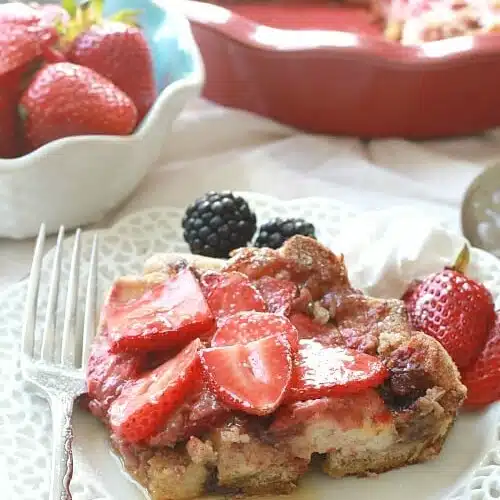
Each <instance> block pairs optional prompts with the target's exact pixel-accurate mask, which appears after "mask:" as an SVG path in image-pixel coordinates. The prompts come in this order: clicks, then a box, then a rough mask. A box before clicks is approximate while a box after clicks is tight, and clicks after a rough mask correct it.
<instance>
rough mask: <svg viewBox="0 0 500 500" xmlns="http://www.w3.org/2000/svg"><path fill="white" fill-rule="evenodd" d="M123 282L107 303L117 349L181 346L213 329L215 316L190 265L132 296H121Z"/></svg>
mask: <svg viewBox="0 0 500 500" xmlns="http://www.w3.org/2000/svg"><path fill="white" fill-rule="evenodd" d="M120 286H121V285H120V283H118V284H117V285H116V286H115V288H114V289H113V291H112V292H111V295H110V299H109V302H108V304H107V306H106V315H107V316H106V319H107V322H108V328H109V335H110V338H111V339H112V341H113V345H112V348H113V351H114V352H123V351H135V350H143V351H152V350H161V349H170V348H174V347H182V346H183V345H186V344H188V343H189V342H190V341H191V340H193V339H194V338H196V337H201V336H204V335H206V334H208V333H211V332H212V331H213V326H214V319H213V316H212V314H211V312H210V309H209V308H208V305H207V302H206V300H205V298H204V297H203V294H202V292H201V290H200V287H199V285H198V282H197V280H196V278H195V277H194V275H193V273H192V272H191V271H190V270H189V269H183V270H181V271H180V272H179V273H178V274H177V275H175V276H172V277H169V278H168V279H167V280H166V281H165V282H164V283H161V284H158V285H155V286H153V287H150V288H146V289H145V290H143V291H142V294H141V295H140V296H139V297H137V298H134V299H130V300H125V301H124V300H123V299H122V298H121V296H122V292H123V291H122V290H120ZM125 286H126V285H125Z"/></svg>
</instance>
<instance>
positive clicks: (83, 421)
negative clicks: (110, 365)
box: [0, 193, 500, 500]
mask: <svg viewBox="0 0 500 500" xmlns="http://www.w3.org/2000/svg"><path fill="white" fill-rule="evenodd" d="M243 195H244V196H245V197H246V198H247V200H249V202H250V204H251V205H252V207H253V208H254V209H255V210H256V212H257V216H258V218H259V220H260V221H264V220H265V219H267V218H270V217H272V216H277V215H284V214H288V215H290V216H302V217H305V218H307V219H309V220H310V221H311V222H313V223H314V224H315V225H316V228H317V229H318V238H319V239H320V241H322V242H323V243H325V244H327V245H329V246H330V247H331V248H332V249H333V250H336V251H338V250H339V249H340V250H342V251H343V252H344V253H345V255H346V260H347V264H348V267H350V268H351V269H352V273H351V274H352V278H353V281H354V283H355V285H357V286H360V285H363V283H362V282H361V281H363V280H366V283H367V285H366V288H368V289H369V290H370V292H377V291H379V292H380V293H381V294H382V295H390V290H389V289H387V283H391V284H393V287H394V288H393V289H394V290H398V289H399V288H400V286H401V283H403V281H405V280H406V279H408V275H415V274H419V273H422V272H424V271H425V272H428V270H429V269H439V268H440V267H441V266H442V265H443V262H445V261H446V260H451V259H452V258H453V256H454V254H455V252H456V250H457V248H459V246H460V245H461V244H462V243H463V240H462V239H461V238H460V237H458V236H454V235H452V234H449V233H448V232H446V230H445V229H436V228H438V223H437V222H430V221H429V219H426V218H424V217H423V216H422V215H420V214H418V213H415V212H413V211H412V210H401V209H393V210H390V211H381V212H376V213H370V214H364V215H361V216H356V217H354V219H352V218H351V216H353V215H355V214H354V211H353V210H352V209H350V208H349V207H346V206H342V205H339V204H338V203H336V202H333V201H329V200H325V199H319V198H316V199H314V198H309V199H302V200H294V201H291V202H282V201H280V200H276V199H273V198H269V197H266V196H262V195H256V194H249V193H243ZM182 212H183V211H182V210H179V209H174V208H158V209H152V210H148V211H145V212H142V213H138V214H135V215H132V216H130V217H128V218H126V219H124V220H122V221H121V222H120V223H119V224H117V225H116V226H115V227H114V228H112V229H109V230H105V231H103V232H102V234H101V237H100V242H101V246H100V249H101V252H100V255H101V258H100V264H99V271H100V282H101V285H102V287H101V288H102V290H104V289H105V288H106V287H107V286H109V284H110V282H111V281H112V279H113V278H114V277H116V276H119V275H121V274H124V273H130V272H136V271H139V270H140V269H141V266H142V264H143V262H144V260H145V258H146V257H147V256H149V255H151V254H152V253H154V252H159V251H163V252H165V251H167V252H168V251H174V252H175V251H177V252H179V251H180V252H182V251H186V250H187V248H186V246H185V244H184V243H183V241H182V231H181V227H180V221H181V217H182ZM346 221H348V222H346ZM363 228H364V229H363ZM404 228H407V229H406V231H405V230H404ZM409 235H412V236H413V238H414V242H415V243H414V244H408V242H409V240H411V238H410V239H409V238H408V236H409ZM90 237H91V235H85V238H84V245H83V254H84V255H85V256H88V253H89V249H90V248H89V247H90V240H91V238H90ZM367 241H368V242H371V243H367ZM410 243H411V241H410ZM67 247H68V248H69V247H70V245H67ZM51 258H52V257H51V253H49V254H48V255H47V257H46V259H45V271H44V275H43V279H45V280H46V279H47V278H48V274H47V271H46V270H47V269H48V268H49V266H50V262H51ZM67 265H68V262H67V259H66V261H65V264H64V272H63V274H67ZM374 270H376V272H374ZM470 271H471V274H472V275H474V276H475V277H477V278H480V279H481V280H482V281H483V282H484V283H485V284H486V285H487V286H488V287H489V288H490V290H491V291H492V292H493V294H494V295H495V298H496V299H498V296H499V294H500V262H499V261H497V260H496V259H495V258H494V257H492V256H491V255H489V254H486V253H484V252H482V251H480V250H475V249H474V250H473V252H472V265H471V269H470ZM83 278H85V272H84V276H83ZM82 281H83V280H82ZM25 288H26V284H25V283H19V284H17V285H15V286H13V287H11V288H9V289H8V290H6V291H5V292H4V293H2V294H1V295H0V317H1V318H2V327H1V330H0V456H4V457H6V460H7V471H8V474H9V478H10V483H11V487H12V489H13V493H12V495H10V496H8V497H5V496H4V495H5V491H6V490H5V489H2V494H0V498H2V500H11V499H12V500H45V499H46V498H47V497H48V495H47V491H48V466H49V450H50V413H49V411H48V408H47V405H46V403H45V402H44V401H43V400H42V399H40V398H38V397H37V396H35V395H34V394H32V393H31V392H28V391H26V390H25V389H24V388H23V385H22V382H21V380H20V373H19V365H18V354H17V353H18V341H19V336H20V331H21V321H22V312H23V300H24V295H25ZM395 293H396V292H395ZM44 300H45V296H43V294H42V306H43V302H44ZM42 309H43V307H42ZM499 418H500V414H499V406H498V405H493V406H491V407H490V408H489V409H487V410H485V411H483V412H480V413H476V414H463V415H460V416H459V418H458V421H457V424H456V425H455V427H454V429H453V431H452V433H451V435H450V436H449V439H448V440H447V443H446V446H445V447H444V450H443V452H442V453H441V455H440V457H439V458H438V459H436V460H434V461H432V462H429V463H426V464H422V465H415V466H411V467H406V468H403V469H400V470H397V471H392V472H389V473H386V474H382V475H380V476H378V477H376V478H369V479H356V478H352V479H341V480H332V479H329V478H327V477H326V476H321V475H315V474H311V475H309V476H307V477H305V478H304V479H303V481H302V482H301V486H300V487H299V489H298V490H297V492H296V493H295V494H293V495H292V496H291V497H289V498H290V499H292V500H330V499H332V498H338V499H342V500H349V499H356V500H372V499H384V500H403V499H404V500H430V499H433V500H434V499H435V500H438V499H439V500H441V499H444V498H452V499H461V500H462V499H464V500H467V499H471V500H483V499H484V500H489V499H497V498H500V427H499V425H498V424H499ZM74 429H75V443H74V451H75V474H74V479H73V482H72V492H73V499H74V500H99V499H106V500H113V499H116V500H144V496H143V493H142V492H141V490H140V489H139V488H138V487H137V486H136V485H135V484H134V483H132V482H131V481H130V480H129V479H128V477H127V476H126V475H125V474H123V472H122V471H121V466H120V464H119V462H118V461H117V460H116V459H115V457H114V456H113V455H112V454H111V453H110V450H109V446H108V443H107V433H106V431H105V429H104V428H103V427H102V426H101V425H100V424H99V423H98V422H97V421H96V420H95V419H93V418H92V417H91V416H90V415H88V414H85V413H83V412H82V411H80V410H77V411H76V413H75V417H74Z"/></svg>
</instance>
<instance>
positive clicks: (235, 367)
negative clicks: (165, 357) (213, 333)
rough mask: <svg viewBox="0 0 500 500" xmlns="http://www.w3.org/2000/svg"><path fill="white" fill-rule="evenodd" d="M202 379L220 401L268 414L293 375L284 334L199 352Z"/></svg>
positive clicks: (248, 410)
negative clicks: (202, 373)
mask: <svg viewBox="0 0 500 500" xmlns="http://www.w3.org/2000/svg"><path fill="white" fill-rule="evenodd" d="M200 358H201V362H202V365H203V370H204V374H205V378H206V380H207V383H208V385H209V387H210V388H211V390H212V391H213V392H214V393H215V394H216V395H217V397H218V398H219V400H220V401H222V402H223V403H224V404H226V405H227V406H229V407H230V408H234V409H236V410H242V411H244V412H246V413H250V414H252V415H268V414H270V413H272V412H273V411H274V410H275V409H276V408H277V407H278V406H279V405H280V403H281V401H282V400H283V397H284V396H285V393H286V391H287V389H288V386H289V385H290V380H291V376H292V349H291V347H290V344H289V342H288V340H287V338H286V337H284V336H276V335H274V336H271V337H266V338H263V339H260V340H255V341H254V342H249V343H248V344H246V345H233V346H225V347H212V348H209V349H203V350H202V351H200Z"/></svg>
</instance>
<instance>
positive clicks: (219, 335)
mask: <svg viewBox="0 0 500 500" xmlns="http://www.w3.org/2000/svg"><path fill="white" fill-rule="evenodd" d="M270 335H285V336H286V337H287V339H288V342H289V343H290V346H291V347H292V349H293V351H296V350H297V347H298V344H299V338H298V335H297V330H296V329H295V327H294V326H293V325H292V324H291V323H290V321H288V319H287V318H285V317H284V316H278V315H276V314H271V313H263V312H255V311H244V312H240V313H236V314H233V315H232V316H228V317H227V318H224V319H223V320H221V323H220V325H219V328H218V329H217V331H216V332H215V335H214V336H213V338H212V347H220V346H225V345H234V344H248V343H249V342H253V341H254V340H259V339H262V338H264V337H269V336H270Z"/></svg>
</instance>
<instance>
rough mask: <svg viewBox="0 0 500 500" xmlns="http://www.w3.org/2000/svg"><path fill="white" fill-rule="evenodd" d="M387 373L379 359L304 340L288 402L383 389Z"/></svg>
mask: <svg viewBox="0 0 500 500" xmlns="http://www.w3.org/2000/svg"><path fill="white" fill-rule="evenodd" d="M388 374H389V373H388V370H387V369H386V367H385V366H384V365H383V363H382V362H381V361H380V360H379V359H378V358H376V357H374V356H370V355H368V354H364V353H360V352H357V351H354V350H352V349H346V348H343V347H326V346H324V345H323V344H321V343H320V342H316V341H315V340H301V341H300V342H299V350H298V352H297V354H296V356H295V361H294V368H293V376H292V383H291V385H290V389H289V391H288V393H287V396H286V401H287V402H290V401H305V400H308V399H316V398H321V397H324V396H344V395H346V394H354V393H357V392H360V391H363V390H364V389H369V388H372V387H376V386H378V385H380V384H381V383H382V382H383V381H384V380H385V379H386V378H387V376H388Z"/></svg>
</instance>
